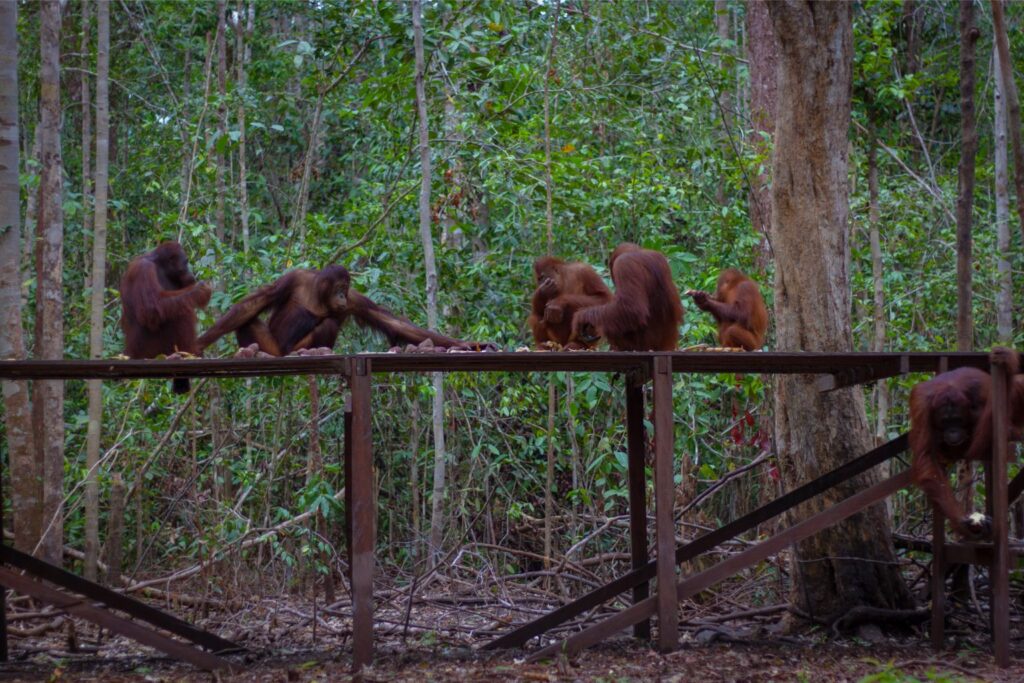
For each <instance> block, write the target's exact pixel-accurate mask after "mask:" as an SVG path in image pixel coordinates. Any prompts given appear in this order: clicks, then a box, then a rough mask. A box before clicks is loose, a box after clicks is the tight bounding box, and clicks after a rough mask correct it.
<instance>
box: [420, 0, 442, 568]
mask: <svg viewBox="0 0 1024 683" xmlns="http://www.w3.org/2000/svg"><path fill="white" fill-rule="evenodd" d="M412 35H413V47H414V50H415V53H416V113H417V117H418V120H419V142H420V144H419V147H420V167H421V170H422V173H423V181H422V183H421V185H420V199H419V212H420V239H421V240H422V241H423V263H424V269H425V270H426V280H427V327H429V328H430V329H432V330H436V329H437V265H436V263H435V261H434V239H433V235H432V234H431V229H430V222H431V212H430V183H431V168H430V135H429V132H428V129H427V97H426V87H425V84H424V77H425V73H424V72H425V69H426V66H425V63H426V61H425V59H424V57H423V6H422V3H421V0H413V1H412ZM433 378H434V401H433V425H434V486H433V497H432V500H431V509H430V538H429V541H428V543H429V549H428V565H429V566H431V567H432V566H433V565H434V563H435V562H436V561H437V559H438V557H439V555H440V552H441V541H442V539H443V536H444V528H443V527H444V506H443V503H444V494H445V466H446V460H447V457H446V453H445V443H444V375H443V374H442V373H440V372H435V373H434V375H433Z"/></svg>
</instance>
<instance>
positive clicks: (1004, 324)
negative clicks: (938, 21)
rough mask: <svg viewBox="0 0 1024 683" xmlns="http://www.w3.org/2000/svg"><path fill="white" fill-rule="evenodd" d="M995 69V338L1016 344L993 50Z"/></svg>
mask: <svg viewBox="0 0 1024 683" xmlns="http://www.w3.org/2000/svg"><path fill="white" fill-rule="evenodd" d="M992 53H993V54H992V57H993V60H994V70H995V74H994V76H995V78H994V81H995V88H994V91H995V106H994V107H993V110H994V111H995V122H994V124H993V137H994V138H995V139H994V140H993V141H992V142H993V147H994V149H993V161H994V164H995V176H996V188H995V195H996V252H997V257H996V258H997V259H998V263H999V266H998V269H999V275H998V277H997V281H998V285H999V289H998V291H997V292H996V338H997V339H998V340H999V341H1000V343H1002V344H1007V345H1009V344H1011V343H1012V341H1013V278H1012V275H1011V272H1010V259H1009V253H1010V189H1009V184H1008V181H1007V174H1006V165H1007V158H1006V98H1005V97H1004V95H1003V93H1004V91H1005V86H1004V85H1003V76H1002V74H1003V70H1002V68H1001V66H1002V65H1001V64H1000V59H999V50H998V49H995V50H993V51H992Z"/></svg>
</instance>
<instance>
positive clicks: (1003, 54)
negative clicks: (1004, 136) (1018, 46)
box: [990, 0, 1024, 235]
mask: <svg viewBox="0 0 1024 683" xmlns="http://www.w3.org/2000/svg"><path fill="white" fill-rule="evenodd" d="M990 2H991V3H992V23H993V24H994V29H995V30H994V33H995V43H996V49H997V50H998V51H999V69H1000V72H1001V73H1002V75H1003V77H1002V84H1003V93H1004V95H1005V97H1006V122H1007V124H1008V130H1009V133H1010V145H1011V147H1012V148H1013V185H1014V188H1015V189H1016V191H1017V218H1018V219H1020V231H1021V235H1024V141H1022V140H1021V132H1020V98H1019V97H1018V96H1017V83H1016V81H1014V79H1013V60H1012V58H1011V56H1010V41H1009V39H1008V38H1007V36H1006V19H1005V17H1004V16H1003V4H1002V2H1000V0H990Z"/></svg>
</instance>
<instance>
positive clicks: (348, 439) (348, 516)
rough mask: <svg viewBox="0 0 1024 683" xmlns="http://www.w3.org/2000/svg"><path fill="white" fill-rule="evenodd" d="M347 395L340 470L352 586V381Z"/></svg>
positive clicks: (347, 558)
mask: <svg viewBox="0 0 1024 683" xmlns="http://www.w3.org/2000/svg"><path fill="white" fill-rule="evenodd" d="M348 389H349V392H350V393H349V395H348V396H346V397H345V416H344V418H343V426H344V433H343V434H342V437H341V438H342V443H343V446H342V470H343V472H342V473H343V475H344V477H345V559H346V560H347V561H348V569H347V570H346V572H345V575H346V576H347V577H348V584H349V587H350V588H351V586H352V395H351V390H352V383H351V381H350V382H349V387H348Z"/></svg>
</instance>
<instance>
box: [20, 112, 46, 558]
mask: <svg viewBox="0 0 1024 683" xmlns="http://www.w3.org/2000/svg"><path fill="white" fill-rule="evenodd" d="M42 130H43V128H42V126H40V125H39V123H38V121H37V122H36V129H35V132H34V133H33V134H32V152H31V153H30V154H29V158H28V161H29V162H37V163H38V162H39V161H41V157H40V155H41V152H40V150H41V146H40V138H41V135H42ZM26 166H27V164H26ZM38 226H39V191H38V188H36V191H35V192H32V191H29V192H28V197H26V199H25V226H24V229H23V233H24V235H25V239H24V241H23V243H22V246H21V249H22V252H21V253H22V258H21V268H22V271H21V308H22V309H23V310H24V309H26V308H28V304H29V301H28V295H29V290H28V283H29V282H30V281H31V280H32V279H33V277H34V273H35V271H34V269H35V265H36V264H35V246H36V232H37V231H36V228H37V227H38ZM36 540H38V539H36Z"/></svg>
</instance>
